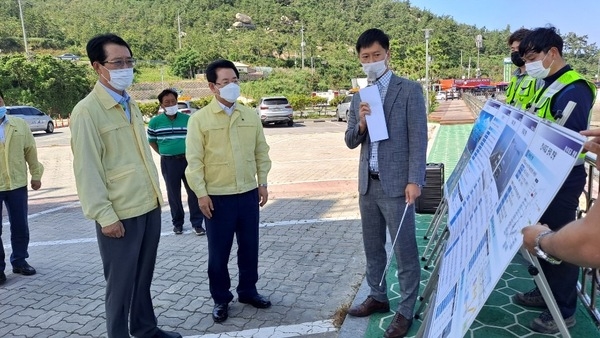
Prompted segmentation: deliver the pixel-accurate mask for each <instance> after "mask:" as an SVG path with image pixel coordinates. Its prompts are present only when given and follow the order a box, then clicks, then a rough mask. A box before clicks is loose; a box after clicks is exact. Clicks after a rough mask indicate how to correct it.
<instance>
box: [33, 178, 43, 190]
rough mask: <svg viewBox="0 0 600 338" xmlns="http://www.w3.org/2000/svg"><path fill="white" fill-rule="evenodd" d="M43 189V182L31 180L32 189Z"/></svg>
mask: <svg viewBox="0 0 600 338" xmlns="http://www.w3.org/2000/svg"><path fill="white" fill-rule="evenodd" d="M41 187H42V181H38V180H31V189H33V190H38V189H39V188H41Z"/></svg>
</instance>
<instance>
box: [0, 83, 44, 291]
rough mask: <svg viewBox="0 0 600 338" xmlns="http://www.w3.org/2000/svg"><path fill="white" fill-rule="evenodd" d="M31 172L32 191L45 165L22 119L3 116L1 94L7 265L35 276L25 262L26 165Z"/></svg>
mask: <svg viewBox="0 0 600 338" xmlns="http://www.w3.org/2000/svg"><path fill="white" fill-rule="evenodd" d="M25 163H27V165H28V166H29V172H30V173H31V189H33V190H38V189H39V188H40V187H41V186H42V181H41V179H42V174H43V173H44V166H42V164H41V163H40V162H38V159H37V149H36V147H35V140H34V139H33V134H31V130H30V129H29V125H27V122H25V121H24V120H22V119H19V118H16V117H15V118H9V117H8V116H6V106H5V105H4V95H2V92H0V219H2V202H4V204H5V205H6V208H7V210H8V221H9V222H10V234H11V236H10V245H11V247H12V254H11V255H10V263H11V264H12V267H13V273H19V274H22V275H25V276H29V275H35V272H36V271H35V269H34V268H33V267H32V266H31V265H29V264H28V263H27V261H26V260H25V259H27V258H28V257H29V253H27V247H28V246H29V225H28V223H27V166H25ZM1 229H2V228H1V226H0V230H1ZM5 268H6V263H5V262H4V245H3V244H2V240H1V238H0V284H4V283H5V282H6V275H5V274H4V269H5Z"/></svg>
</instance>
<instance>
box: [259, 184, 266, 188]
mask: <svg viewBox="0 0 600 338" xmlns="http://www.w3.org/2000/svg"><path fill="white" fill-rule="evenodd" d="M258 186H259V187H265V188H266V187H267V184H266V183H261V184H259V185H258Z"/></svg>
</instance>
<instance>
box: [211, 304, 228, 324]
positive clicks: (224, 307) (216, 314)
mask: <svg viewBox="0 0 600 338" xmlns="http://www.w3.org/2000/svg"><path fill="white" fill-rule="evenodd" d="M212 317H213V320H214V321H215V323H221V322H224V321H225V320H226V319H227V318H228V317H229V303H221V304H215V307H214V308H213V312H212Z"/></svg>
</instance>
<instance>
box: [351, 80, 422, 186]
mask: <svg viewBox="0 0 600 338" xmlns="http://www.w3.org/2000/svg"><path fill="white" fill-rule="evenodd" d="M360 101H361V100H360V95H359V94H356V95H354V97H353V98H352V103H351V104H350V110H349V112H348V128H347V129H346V136H345V141H346V145H347V146H348V147H349V148H350V149H354V148H356V147H358V145H361V148H360V164H359V167H358V191H359V193H360V194H361V195H364V194H366V193H367V188H368V185H369V144H370V143H371V140H370V139H369V132H368V130H367V131H366V132H365V133H364V134H363V135H360V134H359V132H358V131H359V129H358V124H359V115H358V106H359V103H360ZM383 111H384V113H385V121H386V124H387V130H388V135H389V138H388V139H387V140H384V141H381V142H379V148H378V164H379V177H380V180H381V185H382V187H383V191H384V192H385V194H386V195H387V196H388V197H399V196H404V190H405V188H406V185H407V184H408V183H417V184H419V185H421V186H423V185H424V184H425V167H426V165H427V163H426V160H427V159H426V157H427V113H426V110H425V98H424V96H423V90H422V88H421V85H420V84H418V83H417V82H414V81H410V80H408V79H405V78H401V77H398V76H396V75H394V74H392V78H391V79H390V84H389V87H388V90H387V93H386V96H385V99H384V102H383Z"/></svg>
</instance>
